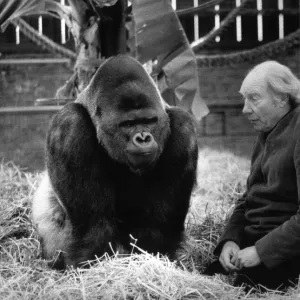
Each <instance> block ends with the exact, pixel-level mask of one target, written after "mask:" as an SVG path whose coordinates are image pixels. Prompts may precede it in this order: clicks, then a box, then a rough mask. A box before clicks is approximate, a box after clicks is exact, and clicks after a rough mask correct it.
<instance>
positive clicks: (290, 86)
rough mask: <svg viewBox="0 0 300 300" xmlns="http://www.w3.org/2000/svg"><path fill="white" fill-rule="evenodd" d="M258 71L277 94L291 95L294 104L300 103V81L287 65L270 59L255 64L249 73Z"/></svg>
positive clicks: (279, 95)
mask: <svg viewBox="0 0 300 300" xmlns="http://www.w3.org/2000/svg"><path fill="white" fill-rule="evenodd" d="M252 72H255V73H256V72H257V73H258V74H260V75H263V77H264V78H265V80H266V83H267V84H268V85H269V87H270V89H271V90H272V91H273V92H274V94H275V96H277V97H280V98H281V97H283V96H286V95H287V96H289V99H290V101H291V104H292V105H300V81H299V79H298V78H297V77H296V76H295V75H294V74H293V72H292V71H291V70H290V69H289V68H288V67H286V66H284V65H282V64H280V63H279V62H277V61H274V60H268V61H265V62H263V63H261V64H258V65H257V66H255V67H254V68H253V69H252V70H250V72H249V73H252Z"/></svg>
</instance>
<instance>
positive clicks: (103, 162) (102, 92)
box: [32, 55, 198, 269]
mask: <svg viewBox="0 0 300 300" xmlns="http://www.w3.org/2000/svg"><path fill="white" fill-rule="evenodd" d="M197 159H198V146H197V138H196V132H195V124H194V119H193V117H191V116H190V114H188V113H186V112H184V111H182V110H180V109H178V108H173V107H172V108H171V107H167V105H165V104H164V102H163V100H162V98H161V96H160V94H159V92H158V90H157V87H156V86H155V83H154V81H153V80H152V79H151V77H150V76H149V75H148V74H147V72H146V71H145V70H144V68H143V67H142V65H141V64H140V63H139V62H137V61H136V60H135V59H133V58H131V57H129V56H126V55H118V56H116V57H112V58H110V59H108V60H107V61H106V62H104V63H103V64H102V66H101V67H100V68H99V69H98V70H97V72H96V74H95V75H94V77H93V79H92V80H91V82H90V84H89V85H88V86H87V88H86V89H85V90H84V91H83V92H82V93H81V94H80V95H79V96H78V99H77V100H76V101H75V103H70V104H67V105H65V106H64V107H63V108H62V109H61V110H60V111H59V112H58V113H57V114H56V115H55V117H54V118H53V120H52V122H51V124H50V128H49V132H48V136H47V145H46V166H47V171H46V172H45V175H44V177H43V179H42V182H41V184H40V186H39V187H38V189H37V192H36V194H35V197H34V200H33V206H32V210H33V222H34V223H35V224H36V227H37V230H38V233H39V235H40V237H41V242H42V249H43V256H44V257H45V258H49V259H50V258H52V257H54V256H55V254H56V253H57V252H59V253H60V255H58V256H57V257H58V258H57V259H56V260H54V265H53V267H55V268H59V269H61V268H65V267H66V266H74V267H77V266H80V265H81V264H82V263H83V262H85V261H87V260H93V259H95V255H96V256H101V255H103V254H104V253H105V252H108V253H111V249H113V250H114V251H119V252H121V253H130V252H131V250H132V247H131V246H130V242H132V240H131V238H130V235H132V236H133V237H134V238H135V239H137V246H138V247H140V248H142V249H144V250H146V251H148V252H150V253H157V252H160V253H162V254H166V255H169V256H170V257H172V256H173V255H174V253H175V251H176V250H177V249H178V247H179V246H180V242H181V241H182V238H183V234H184V221H185V217H186V214H187V211H188V208H189V204H190V196H191V192H192V189H193V186H194V184H195V181H196V168H197Z"/></svg>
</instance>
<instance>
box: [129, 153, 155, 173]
mask: <svg viewBox="0 0 300 300" xmlns="http://www.w3.org/2000/svg"><path fill="white" fill-rule="evenodd" d="M127 157H128V161H129V165H130V166H131V168H132V170H133V171H134V172H138V173H139V172H141V171H142V172H145V171H148V170H150V169H152V168H153V167H154V165H155V158H156V151H150V152H149V151H148V152H143V151H140V152H135V153H128V156H127Z"/></svg>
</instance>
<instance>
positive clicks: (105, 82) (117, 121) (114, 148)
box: [77, 55, 170, 174]
mask: <svg viewBox="0 0 300 300" xmlns="http://www.w3.org/2000/svg"><path fill="white" fill-rule="evenodd" d="M77 102H79V103H82V104H83V105H85V107H86V108H87V109H88V111H89V113H90V116H91V117H92V120H93V123H94V125H95V127H96V131H97V137H98V141H99V143H100V144H102V145H103V147H104V148H105V149H106V151H107V152H108V154H109V156H110V157H111V158H112V159H113V160H115V161H117V162H119V163H122V164H125V165H127V166H128V167H129V168H130V169H131V170H132V171H134V172H135V173H138V174H141V173H144V172H146V171H148V170H150V169H152V168H153V167H154V166H155V163H156V161H157V160H158V159H159V156H160V155H161V153H162V151H163V149H164V146H165V143H166V140H167V139H168V136H169V134H170V125H169V117H168V114H167V113H166V111H165V106H164V102H163V100H162V98H161V96H160V94H159V92H158V90H157V87H156V86H155V83H154V81H153V80H152V79H151V77H150V76H149V75H148V74H147V72H146V71H145V69H144V68H143V67H142V65H141V64H140V63H139V62H138V61H136V60H135V59H133V58H131V57H128V56H123V55H120V56H116V57H112V58H110V59H108V60H107V61H106V62H105V63H104V64H103V65H102V66H101V67H100V68H99V69H98V71H97V73H96V74H95V76H94V77H93V79H92V81H91V83H90V84H89V86H88V87H87V88H86V90H85V91H84V92H83V93H82V95H81V96H80V97H79V98H78V99H77Z"/></svg>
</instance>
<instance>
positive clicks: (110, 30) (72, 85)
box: [55, 0, 127, 99]
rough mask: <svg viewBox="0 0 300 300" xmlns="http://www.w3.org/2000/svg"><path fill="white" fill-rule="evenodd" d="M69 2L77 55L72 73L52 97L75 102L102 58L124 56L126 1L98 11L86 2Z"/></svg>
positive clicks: (119, 1)
mask: <svg viewBox="0 0 300 300" xmlns="http://www.w3.org/2000/svg"><path fill="white" fill-rule="evenodd" d="M69 3H70V6H71V7H72V16H73V18H74V20H73V26H72V29H71V32H72V35H73V37H74V40H75V48H76V52H77V53H78V55H77V59H76V63H75V69H74V74H73V75H72V76H71V78H70V79H69V80H68V81H67V82H66V83H65V85H64V86H62V87H61V88H60V89H59V90H58V91H57V93H56V96H55V98H73V99H75V98H76V97H77V95H78V94H79V93H80V92H81V91H82V90H83V89H84V88H85V87H86V86H87V85H88V83H89V82H90V80H91V78H92V76H93V75H94V74H95V72H96V70H97V69H98V67H99V66H100V65H101V63H102V62H103V61H104V60H105V59H106V58H108V57H110V56H114V55H117V54H120V53H126V28H125V18H126V8H127V0H118V1H117V3H116V4H115V5H113V6H109V7H102V8H101V7H99V6H95V5H91V2H90V1H87V2H84V1H82V0H69Z"/></svg>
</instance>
